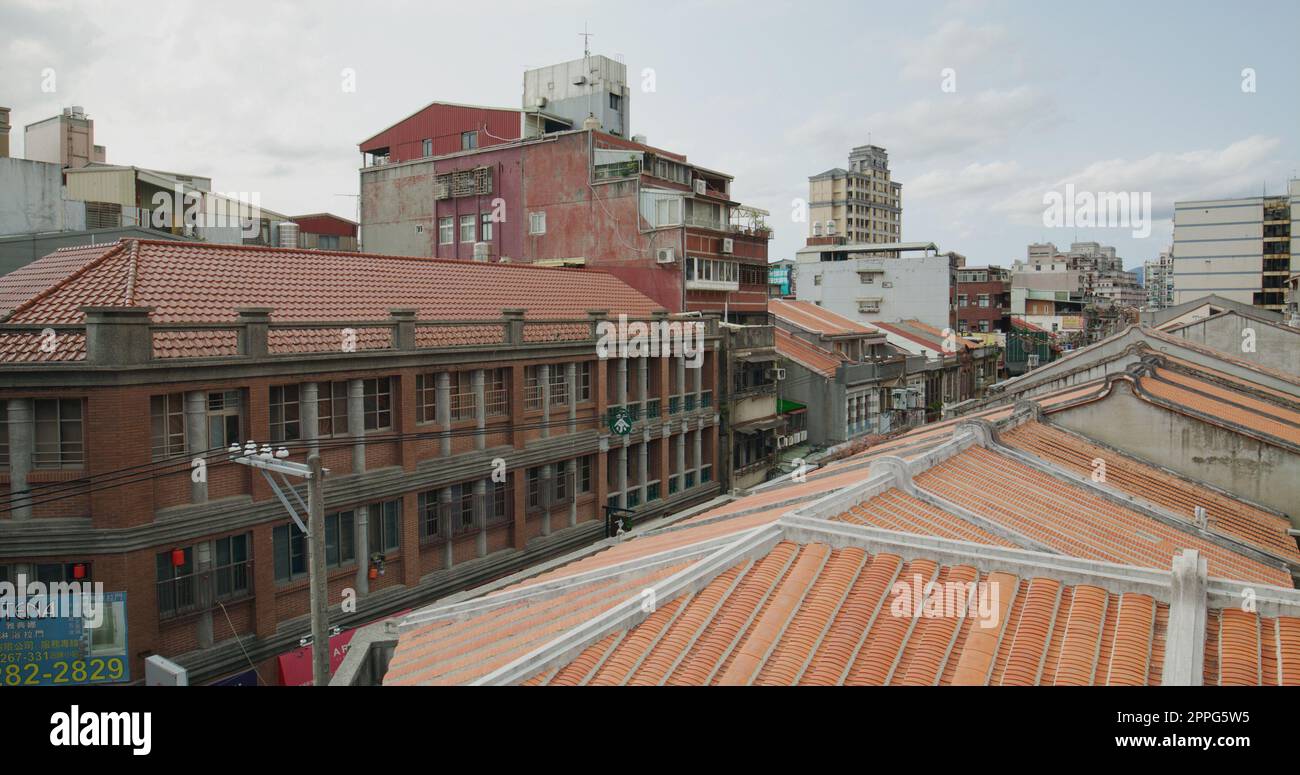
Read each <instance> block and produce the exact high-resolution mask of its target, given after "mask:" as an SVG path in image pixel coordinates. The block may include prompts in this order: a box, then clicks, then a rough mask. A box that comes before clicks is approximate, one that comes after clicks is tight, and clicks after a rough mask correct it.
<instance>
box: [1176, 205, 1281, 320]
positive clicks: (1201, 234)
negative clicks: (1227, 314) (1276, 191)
mask: <svg viewBox="0 0 1300 775" xmlns="http://www.w3.org/2000/svg"><path fill="white" fill-rule="evenodd" d="M1288 188H1289V191H1288V194H1287V195H1286V196H1255V197H1244V198H1241V199H1200V200H1192V201H1185V202H1176V203H1174V255H1173V265H1174V269H1173V274H1174V303H1175V304H1181V303H1183V302H1186V301H1191V300H1192V299H1196V298H1200V297H1202V296H1208V295H1210V294H1217V295H1219V296H1222V297H1223V298H1226V299H1231V300H1233V301H1239V302H1242V303H1244V304H1251V305H1253V306H1256V307H1261V308H1263V309H1270V310H1278V311H1281V310H1282V309H1284V307H1285V305H1286V284H1287V278H1288V277H1289V276H1290V274H1291V272H1293V271H1296V270H1297V269H1300V261H1297V259H1296V258H1294V257H1295V256H1297V250H1300V245H1297V244H1296V243H1297V239H1296V236H1297V234H1300V224H1298V223H1297V221H1300V180H1292V181H1291V182H1290V184H1289V187H1288Z"/></svg>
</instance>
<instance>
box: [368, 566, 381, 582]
mask: <svg viewBox="0 0 1300 775" xmlns="http://www.w3.org/2000/svg"><path fill="white" fill-rule="evenodd" d="M377 578H379V569H378V568H376V567H375V566H373V565H371V566H370V579H371V581H373V580H375V579H377Z"/></svg>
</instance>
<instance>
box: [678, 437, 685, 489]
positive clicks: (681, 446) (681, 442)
mask: <svg viewBox="0 0 1300 775" xmlns="http://www.w3.org/2000/svg"><path fill="white" fill-rule="evenodd" d="M677 473H678V475H679V476H680V477H681V478H680V479H678V480H677V484H678V486H679V487H680V488H681V489H679V490H678V492H683V491H685V490H686V429H685V428H682V432H681V433H679V434H677Z"/></svg>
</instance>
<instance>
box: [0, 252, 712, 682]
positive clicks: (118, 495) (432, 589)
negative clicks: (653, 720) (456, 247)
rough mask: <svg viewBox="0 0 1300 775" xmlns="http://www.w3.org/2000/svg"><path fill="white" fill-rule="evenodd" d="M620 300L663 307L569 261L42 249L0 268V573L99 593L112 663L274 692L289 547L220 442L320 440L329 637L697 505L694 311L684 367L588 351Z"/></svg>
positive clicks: (268, 505) (285, 635)
mask: <svg viewBox="0 0 1300 775" xmlns="http://www.w3.org/2000/svg"><path fill="white" fill-rule="evenodd" d="M620 314H626V315H628V316H629V317H631V318H633V319H637V320H644V321H650V322H654V321H657V320H663V319H665V317H666V314H667V313H666V312H665V311H664V310H663V309H662V306H661V305H660V304H658V303H656V302H655V301H654V300H652V299H650V298H648V297H646V296H645V295H643V294H641V293H638V292H637V291H635V290H633V289H632V288H630V287H628V286H627V285H626V284H624V283H623V282H621V281H619V280H618V279H617V278H615V277H613V276H611V275H609V274H606V273H604V272H599V271H591V270H581V269H566V268H545V267H533V266H525V265H513V266H511V265H505V266H501V265H490V264H483V263H473V262H463V261H442V260H430V259H413V258H394V257H388V256H375V255H369V254H335V253H328V252H316V251H302V250H280V249H269V248H262V247H252V246H249V247H243V246H219V245H205V244H190V243H175V242H156V241H135V240H132V241H126V242H118V243H113V244H110V245H100V246H95V247H87V248H77V249H69V250H64V251H60V252H58V253H55V254H52V255H50V256H47V257H46V258H44V259H41V260H39V261H36V262H34V263H32V264H30V265H29V266H27V267H24V268H22V269H20V270H18V271H15V272H13V273H11V274H9V275H6V276H4V277H3V278H0V320H3V322H2V323H0V375H3V376H0V383H2V384H3V385H4V387H3V388H0V411H3V413H4V416H3V418H0V419H3V423H0V428H3V429H4V433H3V436H0V581H4V580H14V579H16V577H17V576H18V575H19V574H26V575H27V576H28V578H32V577H37V578H41V579H42V580H63V579H65V578H67V579H70V578H72V577H74V576H76V577H78V578H82V579H83V580H90V581H94V582H102V583H103V584H104V587H105V590H106V591H119V590H120V591H125V592H127V606H128V621H129V630H130V647H131V656H132V674H133V676H135V677H140V676H142V675H143V659H144V658H145V657H146V656H148V655H150V654H162V655H164V656H167V657H168V658H171V659H173V660H175V661H178V662H180V663H181V664H182V665H184V666H185V667H187V668H188V669H189V670H190V674H191V680H192V681H195V682H205V681H207V680H211V679H214V678H217V677H219V676H222V675H224V674H228V673H231V672H233V671H235V670H239V669H246V668H247V667H248V664H249V661H250V660H251V661H252V662H253V663H254V664H258V665H259V666H260V670H261V674H262V678H263V680H265V681H267V682H270V683H274V682H276V680H277V677H276V673H275V669H274V668H273V667H271V665H273V664H274V660H273V658H274V657H275V655H277V654H280V653H283V652H285V651H287V650H289V649H292V648H294V647H296V646H297V645H298V643H299V639H300V638H302V637H303V636H304V635H306V633H307V632H308V626H307V621H306V614H307V595H308V589H307V587H308V582H307V576H306V553H305V541H304V537H303V535H302V533H301V532H300V531H299V530H298V529H297V528H296V527H295V525H294V523H293V522H292V520H291V519H290V517H289V515H288V512H287V511H286V509H285V508H284V506H283V505H282V504H281V502H280V501H279V500H278V499H277V497H276V495H275V493H274V492H273V489H272V488H271V487H270V486H269V485H268V484H267V482H266V481H265V480H264V479H263V477H262V476H261V475H260V472H258V471H255V470H252V469H250V468H248V467H245V466H242V465H239V464H236V463H233V462H231V461H230V460H229V459H228V454H227V452H226V449H227V447H228V446H229V445H231V444H244V443H247V442H248V441H250V440H253V441H256V442H257V443H259V444H263V443H269V444H272V445H275V446H276V447H280V446H283V447H285V448H286V449H287V450H288V451H289V452H290V459H291V460H297V461H302V460H304V459H305V457H306V456H307V454H308V453H309V452H311V451H313V450H318V451H319V453H320V454H321V456H322V458H323V462H324V465H325V467H326V468H328V469H329V475H328V476H327V478H326V479H325V501H326V504H325V510H326V520H325V522H326V544H327V549H326V554H327V565H328V566H329V602H330V623H331V625H332V626H342V627H350V626H355V625H358V624H361V623H364V622H368V621H372V620H374V619H375V618H377V617H380V616H384V615H388V614H391V613H393V612H395V611H400V610H404V609H406V608H410V607H411V606H412V605H415V604H418V603H422V602H428V601H430V600H433V599H436V598H438V597H440V596H443V595H446V594H450V593H452V592H456V591H460V590H463V589H465V588H468V587H470V586H473V585H475V584H478V583H482V582H484V581H486V580H489V579H492V578H496V577H499V576H502V575H505V574H508V573H511V572H514V571H515V570H517V569H520V568H522V567H525V566H527V565H529V564H532V563H535V562H537V561H539V560H542V559H544V558H547V557H551V556H554V555H555V554H557V553H559V552H563V551H565V550H567V549H569V548H572V547H575V546H579V545H581V544H583V543H587V542H590V541H593V540H598V539H599V538H600V537H601V536H602V535H603V532H604V529H605V525H604V513H603V509H602V507H603V506H605V505H607V504H609V505H617V506H623V507H626V508H630V509H632V510H634V511H635V512H636V516H634V517H633V519H634V520H641V519H645V518H650V517H653V516H655V515H658V514H663V513H666V512H668V511H676V510H680V509H682V508H684V507H687V506H689V505H691V504H694V503H696V502H699V501H701V500H704V499H707V498H709V497H712V496H713V495H714V494H716V493H717V491H718V485H717V483H716V482H715V479H716V477H714V476H713V475H712V471H713V467H714V460H715V454H716V449H717V429H716V422H715V416H716V415H715V409H714V402H713V400H712V396H713V394H714V390H715V386H716V383H717V368H718V357H717V351H716V347H717V346H718V332H717V325H716V321H712V320H706V321H704V323H705V324H706V328H707V332H708V333H707V335H706V338H705V343H706V351H705V353H704V356H703V359H702V361H701V362H700V364H701V367H700V368H698V369H696V368H690V365H691V364H690V363H689V362H688V361H689V360H690V359H688V358H686V357H682V355H683V354H679V355H675V356H673V357H649V358H637V359H622V358H610V359H604V360H602V359H601V358H600V357H599V355H598V351H597V349H596V347H595V344H596V334H597V333H598V330H597V329H598V327H599V324H600V322H601V321H602V320H603V319H605V318H606V317H617V316H618V315H620ZM615 405H621V406H627V407H628V409H629V410H630V413H631V415H632V417H633V419H634V424H633V427H632V429H631V432H630V433H629V434H628V435H626V436H621V437H620V436H614V435H611V433H610V431H609V430H608V427H607V416H608V409H609V408H610V407H611V406H615ZM500 474H504V475H503V476H502V475H500ZM78 566H80V567H78ZM77 574H81V576H77ZM345 590H352V591H354V592H355V593H356V600H357V605H356V607H355V610H345V609H343V608H341V607H340V606H341V603H342V602H343V600H344V593H345Z"/></svg>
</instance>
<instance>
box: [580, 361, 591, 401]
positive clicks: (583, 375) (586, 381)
mask: <svg viewBox="0 0 1300 775" xmlns="http://www.w3.org/2000/svg"><path fill="white" fill-rule="evenodd" d="M577 382H578V401H590V400H591V361H583V362H582V363H579V364H578V378H577Z"/></svg>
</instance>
